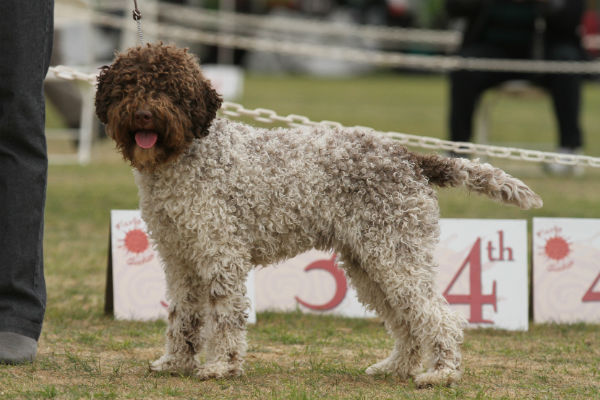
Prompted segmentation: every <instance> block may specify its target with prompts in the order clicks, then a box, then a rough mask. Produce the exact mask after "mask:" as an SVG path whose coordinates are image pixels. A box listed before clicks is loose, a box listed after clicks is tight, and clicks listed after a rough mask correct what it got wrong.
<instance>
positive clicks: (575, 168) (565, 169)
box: [543, 147, 584, 176]
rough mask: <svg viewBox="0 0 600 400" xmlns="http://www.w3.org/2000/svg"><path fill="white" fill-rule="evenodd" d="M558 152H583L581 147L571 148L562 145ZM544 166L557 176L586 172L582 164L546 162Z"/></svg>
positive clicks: (546, 170) (569, 153)
mask: <svg viewBox="0 0 600 400" xmlns="http://www.w3.org/2000/svg"><path fill="white" fill-rule="evenodd" d="M556 152H557V153H560V154H565V155H574V156H576V155H580V154H581V150H580V149H570V148H567V147H560V148H559V149H558V150H557V151H556ZM543 168H544V171H545V172H546V173H548V174H550V175H557V176H581V175H583V173H584V168H583V167H582V166H581V165H567V164H558V163H545V164H544V165H543Z"/></svg>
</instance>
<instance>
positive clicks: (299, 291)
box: [255, 250, 375, 318]
mask: <svg viewBox="0 0 600 400" xmlns="http://www.w3.org/2000/svg"><path fill="white" fill-rule="evenodd" d="M255 285H256V289H255V290H256V311H258V312H260V311H295V310H300V311H302V312H306V313H317V314H335V315H342V316H345V317H359V318H364V317H375V314H374V313H372V312H369V311H367V310H366V309H365V308H364V307H363V306H362V305H361V304H360V303H359V301H358V299H357V296H356V291H355V290H354V288H352V287H351V286H349V284H348V281H347V279H346V275H345V273H344V271H343V270H342V269H340V268H339V267H338V265H337V262H336V256H335V254H333V253H330V252H324V251H318V250H311V251H308V252H306V253H302V254H300V255H298V256H296V257H294V258H292V259H289V260H287V261H284V262H282V263H280V264H277V265H273V266H268V267H266V268H260V269H258V270H256V275H255Z"/></svg>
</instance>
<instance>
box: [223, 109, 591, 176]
mask: <svg viewBox="0 0 600 400" xmlns="http://www.w3.org/2000/svg"><path fill="white" fill-rule="evenodd" d="M221 112H222V113H223V115H225V116H227V117H231V118H240V117H250V118H252V119H254V120H255V121H258V122H262V123H265V124H280V123H284V124H287V125H289V126H318V125H324V126H330V127H335V128H342V127H344V125H342V124H340V123H339V122H334V121H320V122H315V121H312V120H310V119H309V118H307V117H305V116H302V115H296V114H290V115H287V116H281V115H278V114H277V113H276V112H275V111H273V110H269V109H266V108H256V109H254V110H251V109H247V108H245V107H244V106H242V105H240V104H237V103H232V102H224V103H223V105H222V106H221ZM355 128H363V129H370V130H372V131H373V132H374V133H378V134H382V135H385V136H387V137H390V138H392V139H395V140H398V141H399V142H400V143H402V144H403V145H406V146H411V147H418V148H422V149H427V150H442V151H453V152H456V153H459V154H473V155H480V156H489V157H494V158H505V159H510V160H521V161H530V162H538V163H554V164H563V165H581V166H588V167H595V168H600V158H599V157H591V156H580V155H572V154H560V153H550V152H544V151H537V150H526V149H518V148H514V147H501V146H491V145H483V144H474V143H468V142H451V141H449V140H442V139H437V138H431V137H425V136H417V135H410V134H406V133H400V132H390V131H388V132H381V131H376V130H374V129H372V128H369V127H362V126H356V127H355Z"/></svg>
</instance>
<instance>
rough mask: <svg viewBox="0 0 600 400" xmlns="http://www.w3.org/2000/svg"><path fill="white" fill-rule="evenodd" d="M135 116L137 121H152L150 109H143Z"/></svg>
mask: <svg viewBox="0 0 600 400" xmlns="http://www.w3.org/2000/svg"><path fill="white" fill-rule="evenodd" d="M134 117H135V120H136V121H137V122H141V123H145V122H150V121H151V120H152V113H151V112H150V111H148V110H144V109H141V110H137V111H136V112H135V115H134Z"/></svg>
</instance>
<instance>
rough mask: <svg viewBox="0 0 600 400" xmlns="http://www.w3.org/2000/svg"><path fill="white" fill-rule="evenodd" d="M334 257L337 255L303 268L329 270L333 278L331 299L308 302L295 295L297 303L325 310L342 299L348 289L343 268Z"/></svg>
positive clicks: (334, 305) (335, 305)
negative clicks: (333, 288) (318, 302)
mask: <svg viewBox="0 0 600 400" xmlns="http://www.w3.org/2000/svg"><path fill="white" fill-rule="evenodd" d="M336 258H337V256H336V255H335V254H334V255H333V257H331V258H330V259H329V260H318V261H315V262H314V263H312V264H310V265H309V266H307V267H306V268H304V271H306V272H308V271H310V270H313V269H320V270H323V271H326V272H329V273H330V274H331V275H332V276H333V279H335V293H334V295H333V297H332V298H331V300H329V301H328V302H327V303H325V304H310V303H307V302H305V301H303V300H302V299H300V298H299V297H298V296H296V297H295V299H296V301H297V302H298V303H300V304H302V305H303V306H304V307H306V308H309V309H311V310H316V311H326V310H331V309H334V308H335V307H337V306H338V305H339V304H340V303H341V302H342V301H343V300H344V298H345V297H346V292H347V291H348V283H347V282H346V275H345V274H344V270H343V269H341V268H339V267H338V266H337V264H336Z"/></svg>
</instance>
